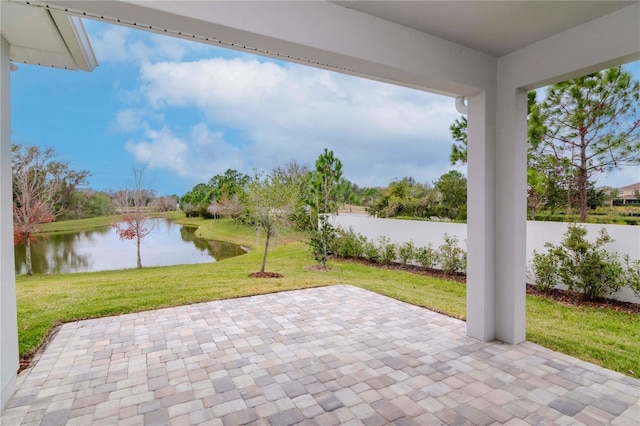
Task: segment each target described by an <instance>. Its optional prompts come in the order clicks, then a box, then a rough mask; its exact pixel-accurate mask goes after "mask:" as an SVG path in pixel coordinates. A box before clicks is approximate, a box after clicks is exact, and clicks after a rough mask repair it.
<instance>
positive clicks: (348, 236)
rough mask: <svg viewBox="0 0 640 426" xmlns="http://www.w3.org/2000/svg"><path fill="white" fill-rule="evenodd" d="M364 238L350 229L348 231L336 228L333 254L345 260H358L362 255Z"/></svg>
mask: <svg viewBox="0 0 640 426" xmlns="http://www.w3.org/2000/svg"><path fill="white" fill-rule="evenodd" d="M365 241H366V238H365V237H363V236H362V235H360V234H356V233H355V231H354V230H353V228H352V227H349V229H348V230H346V231H345V230H344V229H342V228H338V231H337V237H336V239H335V244H334V250H333V252H334V253H335V254H336V255H338V256H340V257H345V258H349V257H352V258H360V257H362V256H363V255H364V242H365Z"/></svg>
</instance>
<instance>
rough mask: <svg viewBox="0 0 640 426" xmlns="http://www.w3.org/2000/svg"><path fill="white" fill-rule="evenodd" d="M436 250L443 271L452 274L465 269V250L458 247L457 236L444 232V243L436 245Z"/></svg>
mask: <svg viewBox="0 0 640 426" xmlns="http://www.w3.org/2000/svg"><path fill="white" fill-rule="evenodd" d="M438 251H439V254H438V258H439V260H440V266H441V268H442V271H443V272H444V273H446V274H453V273H454V272H462V271H465V270H466V269H467V265H466V260H467V256H466V252H465V250H463V249H462V248H460V247H458V237H456V236H449V234H444V244H443V245H441V246H440V247H438Z"/></svg>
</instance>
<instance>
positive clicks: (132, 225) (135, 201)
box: [113, 167, 154, 268]
mask: <svg viewBox="0 0 640 426" xmlns="http://www.w3.org/2000/svg"><path fill="white" fill-rule="evenodd" d="M143 175H144V168H138V167H134V168H133V186H132V187H128V186H125V187H124V188H123V189H122V190H120V191H118V192H116V193H115V194H114V196H113V197H114V199H113V202H114V204H115V206H116V209H117V210H118V212H119V213H121V214H122V222H121V223H116V224H114V225H113V227H114V228H115V229H116V232H117V233H118V236H119V237H120V239H123V240H136V254H137V263H136V267H137V268H142V260H141V257H140V243H141V242H142V240H144V239H145V237H146V236H147V235H149V234H150V233H151V232H152V231H153V229H154V225H153V223H152V222H151V221H150V219H152V213H153V211H154V210H153V207H152V203H151V202H152V201H153V199H154V193H153V191H152V190H150V189H147V188H145V185H146V183H145V181H144V180H143Z"/></svg>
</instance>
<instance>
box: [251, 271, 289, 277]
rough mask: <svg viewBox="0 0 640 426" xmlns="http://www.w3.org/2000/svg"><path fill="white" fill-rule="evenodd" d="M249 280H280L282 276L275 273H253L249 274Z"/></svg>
mask: <svg viewBox="0 0 640 426" xmlns="http://www.w3.org/2000/svg"><path fill="white" fill-rule="evenodd" d="M249 277H251V278H282V274H279V273H277V272H253V273H251V274H249Z"/></svg>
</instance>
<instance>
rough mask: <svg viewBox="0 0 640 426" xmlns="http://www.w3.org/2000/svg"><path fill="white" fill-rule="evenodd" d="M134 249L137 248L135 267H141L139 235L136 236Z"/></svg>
mask: <svg viewBox="0 0 640 426" xmlns="http://www.w3.org/2000/svg"><path fill="white" fill-rule="evenodd" d="M136 250H137V254H138V263H137V265H136V267H137V268H138V269H140V268H142V260H141V259H140V236H139V235H138V236H136Z"/></svg>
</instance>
